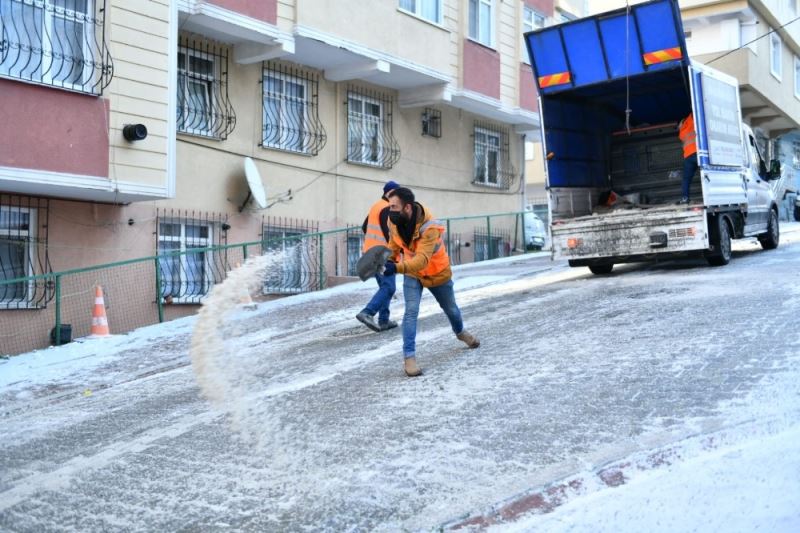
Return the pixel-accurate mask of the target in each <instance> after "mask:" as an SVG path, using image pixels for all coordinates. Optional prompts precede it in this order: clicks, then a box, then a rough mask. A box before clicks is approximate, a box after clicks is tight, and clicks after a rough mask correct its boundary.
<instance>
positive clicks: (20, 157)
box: [0, 79, 109, 177]
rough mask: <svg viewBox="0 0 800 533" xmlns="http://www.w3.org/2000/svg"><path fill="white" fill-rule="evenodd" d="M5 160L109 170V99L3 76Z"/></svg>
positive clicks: (96, 172)
mask: <svg viewBox="0 0 800 533" xmlns="http://www.w3.org/2000/svg"><path fill="white" fill-rule="evenodd" d="M0 95H2V97H1V98H0V124H2V127H0V166H7V167H15V168H26V169H37V170H46V171H50V172H64V173H68V174H83V175H89V176H102V177H107V176H108V145H109V140H108V138H109V133H108V120H109V118H108V101H107V100H105V99H103V98H98V97H96V96H88V95H83V94H76V93H70V92H66V91H63V90H60V89H52V88H49V87H40V86H37V85H30V84H26V83H20V82H16V81H11V80H5V79H0Z"/></svg>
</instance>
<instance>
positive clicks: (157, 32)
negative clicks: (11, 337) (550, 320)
mask: <svg viewBox="0 0 800 533" xmlns="http://www.w3.org/2000/svg"><path fill="white" fill-rule="evenodd" d="M537 3H540V2H539V0H536V1H531V0H525V1H524V2H523V1H522V0H520V1H515V2H508V1H501V0H380V1H376V2H373V3H371V4H370V9H364V6H363V4H364V3H363V2H360V1H357V0H341V1H338V2H335V3H330V2H315V1H312V0H205V1H201V0H177V1H168V0H126V1H123V0H65V1H61V0H59V1H56V0H41V1H37V2H31V1H29V0H0V35H2V40H0V123H2V124H4V125H11V126H12V127H4V128H2V131H0V209H2V212H0V279H6V280H8V279H16V278H19V277H23V276H30V275H36V274H42V273H46V272H51V271H63V270H66V269H73V268H79V267H84V266H87V265H91V264H99V263H107V262H113V261H123V260H128V259H131V258H136V257H142V256H150V255H156V254H163V253H167V252H172V251H179V250H186V249H191V248H199V247H204V246H209V245H215V244H224V243H235V242H253V241H259V240H264V239H267V238H271V237H281V236H286V235H291V234H296V233H301V232H309V231H312V230H324V229H328V228H335V227H342V226H346V225H354V226H356V225H357V226H360V224H361V222H362V220H363V218H364V216H365V214H366V211H367V209H368V208H369V206H370V205H371V203H372V202H373V201H374V200H375V199H376V198H377V197H378V196H379V195H380V192H381V188H382V185H383V183H384V182H386V181H387V180H389V179H392V180H395V181H397V182H399V183H401V184H403V185H407V186H409V187H411V188H413V189H414V190H415V191H416V193H417V195H418V197H419V200H420V201H422V202H423V203H424V204H426V205H427V206H428V207H429V208H430V209H431V210H432V211H433V212H434V213H435V214H437V215H439V216H456V215H464V214H484V213H486V214H488V213H497V212H509V211H518V210H520V209H521V208H522V206H523V204H524V183H523V178H522V174H523V168H524V150H523V140H524V138H525V136H526V135H527V136H530V135H531V134H537V135H538V133H537V132H538V115H537V113H536V99H535V96H534V93H533V92H532V91H533V80H532V76H531V75H530V67H529V66H528V65H526V64H525V62H524V57H525V54H526V52H525V51H524V48H523V46H522V40H521V38H520V34H521V31H522V29H523V17H524V16H525V13H526V12H525V8H526V6H529V5H534V4H537ZM145 130H146V133H145ZM245 158H249V159H250V160H251V161H252V162H253V163H254V166H255V168H256V170H257V172H256V174H257V175H258V181H259V186H257V187H256V188H257V189H261V188H263V189H264V190H265V193H266V194H265V196H266V202H265V205H263V206H259V205H258V204H257V203H255V202H254V201H253V200H252V199H248V197H249V195H251V193H252V192H254V191H253V190H251V189H252V187H251V185H250V184H249V183H248V181H247V179H246V175H245ZM256 192H257V191H256ZM181 261H182V263H181V264H180V265H178V264H177V262H176V260H170V259H167V258H165V259H164V260H163V261H162V262H161V269H160V272H159V274H160V279H161V286H162V294H161V296H162V297H164V298H165V299H169V301H170V303H173V302H174V303H185V304H198V303H199V302H200V301H202V297H203V296H204V294H205V293H207V291H208V290H209V288H210V285H211V284H212V282H213V281H216V280H215V279H214V274H210V273H209V269H208V268H206V267H205V266H204V263H205V262H206V261H208V258H206V257H204V256H202V255H197V256H192V255H191V254H190V255H188V256H184V259H182V260H181ZM187 262H188V263H191V264H187ZM223 270H224V269H223ZM345 270H346V269H345ZM223 274H224V272H223ZM343 274H345V275H346V274H347V272H346V271H344V272H343ZM149 281H152V280H148V282H149ZM173 293H174V295H175V296H176V297H175V298H174V299H173V298H171V296H172V295H173ZM179 296H180V297H179ZM50 298H51V291H49V290H48V288H47V287H38V286H37V285H36V284H32V285H26V284H12V285H5V286H3V287H2V292H0V323H2V325H3V328H2V329H3V330H6V331H8V330H13V329H14V328H15V327H16V325H18V324H21V323H28V322H30V321H31V320H35V319H36V318H35V317H36V316H38V314H40V311H41V310H42V309H44V308H46V307H47V305H48V303H49V301H50ZM173 307H174V309H173V310H172V311H171V316H179V315H181V314H186V313H191V312H194V310H195V309H196V307H193V305H186V306H178V305H176V306H173ZM42 329H43V330H44V329H45V328H42ZM0 342H2V341H0ZM0 351H3V350H2V349H0ZM7 351H8V350H7Z"/></svg>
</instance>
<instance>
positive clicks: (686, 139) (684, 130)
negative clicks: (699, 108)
mask: <svg viewBox="0 0 800 533" xmlns="http://www.w3.org/2000/svg"><path fill="white" fill-rule="evenodd" d="M678 128H679V133H678V136H679V137H680V138H681V143H682V144H683V158H684V159H686V158H687V157H689V156H690V155H692V154H696V153H697V134H696V133H695V131H694V115H692V114H691V113H689V116H688V117H686V118H685V119H683V120H681V123H680V125H679V126H678Z"/></svg>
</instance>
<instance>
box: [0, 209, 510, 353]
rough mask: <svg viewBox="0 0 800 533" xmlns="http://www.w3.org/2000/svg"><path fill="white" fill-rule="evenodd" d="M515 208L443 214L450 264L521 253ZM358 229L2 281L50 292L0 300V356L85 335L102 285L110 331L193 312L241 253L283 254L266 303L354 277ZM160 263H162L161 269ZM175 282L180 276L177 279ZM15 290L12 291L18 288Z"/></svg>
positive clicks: (273, 234) (2, 286)
mask: <svg viewBox="0 0 800 533" xmlns="http://www.w3.org/2000/svg"><path fill="white" fill-rule="evenodd" d="M522 215H523V214H522V213H516V212H515V213H503V214H493V215H481V216H470V217H455V218H450V219H441V220H442V222H443V223H444V224H445V226H446V228H447V231H446V234H445V236H444V239H445V242H446V244H447V249H448V252H449V254H450V258H451V262H452V264H454V265H459V264H464V263H471V262H475V261H483V260H487V259H495V258H498V257H505V256H508V255H511V254H512V253H524V250H525V246H524V245H523V243H524V242H525V238H526V236H525V229H524V223H523V216H522ZM363 238H364V237H363V234H362V232H361V227H360V226H353V227H346V228H340V229H334V230H330V231H314V232H303V231H266V230H265V232H264V235H263V238H262V240H260V241H255V242H247V243H240V244H218V245H215V246H207V247H203V248H187V249H184V250H176V251H164V250H163V249H162V250H160V252H159V253H158V255H154V256H150V257H142V258H138V259H131V260H127V261H121V262H116V263H110V264H104V265H96V266H90V267H86V268H79V269H73V270H66V271H62V272H49V273H43V274H36V275H32V276H27V277H18V278H14V279H9V276H4V277H5V278H6V279H0V295H2V294H4V291H5V292H6V293H7V292H9V291H8V289H9V287H10V288H13V290H12V291H11V292H13V293H14V294H16V293H17V292H18V289H19V288H20V287H23V288H28V290H29V291H31V293H32V294H39V293H41V292H43V291H44V292H47V293H48V294H51V295H52V297H50V298H48V299H47V301H46V302H40V301H38V300H37V301H35V302H34V301H32V302H31V304H30V305H29V306H21V305H20V304H19V301H17V299H15V300H14V301H13V302H12V301H5V300H0V355H3V354H16V353H21V352H25V351H29V350H32V349H37V348H43V347H46V346H48V345H50V344H54V345H59V344H63V343H65V342H70V341H71V340H72V339H75V338H79V337H85V336H87V335H89V334H90V332H91V324H92V310H93V308H94V304H95V290H96V287H97V286H98V285H99V286H101V287H102V289H103V293H104V304H105V310H106V315H107V318H108V323H109V325H110V328H111V332H112V333H127V332H128V331H131V330H133V329H136V328H139V327H142V326H147V325H151V324H157V323H159V322H164V321H167V320H172V319H174V318H179V317H182V316H187V315H190V314H193V313H194V312H195V311H196V310H197V304H198V303H202V300H203V296H204V295H206V294H208V292H209V291H210V290H211V287H212V286H213V285H214V284H215V283H219V282H221V281H223V280H224V279H225V278H226V277H227V273H228V272H230V271H231V270H232V269H233V268H236V267H237V266H238V265H241V264H242V263H244V261H246V260H247V258H248V257H251V256H254V255H262V254H265V253H276V252H278V253H283V260H282V261H281V262H280V263H279V266H278V267H277V268H273V269H271V270H270V271H268V272H267V273H266V275H265V278H264V280H263V285H262V290H261V294H254V295H252V296H253V298H254V299H256V300H258V299H269V298H274V297H276V296H280V295H289V294H297V293H302V292H310V291H317V290H321V289H324V288H326V287H328V286H332V285H334V284H336V283H340V282H345V281H351V280H352V277H353V276H355V274H356V272H355V267H356V263H357V261H358V258H359V257H360V256H361V246H362V243H363ZM165 267H166V268H165ZM176 280H177V282H176ZM15 291H16V292H15Z"/></svg>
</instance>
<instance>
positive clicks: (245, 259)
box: [242, 244, 247, 262]
mask: <svg viewBox="0 0 800 533" xmlns="http://www.w3.org/2000/svg"><path fill="white" fill-rule="evenodd" d="M245 261H247V245H246V244H243V245H242V262H245Z"/></svg>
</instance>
